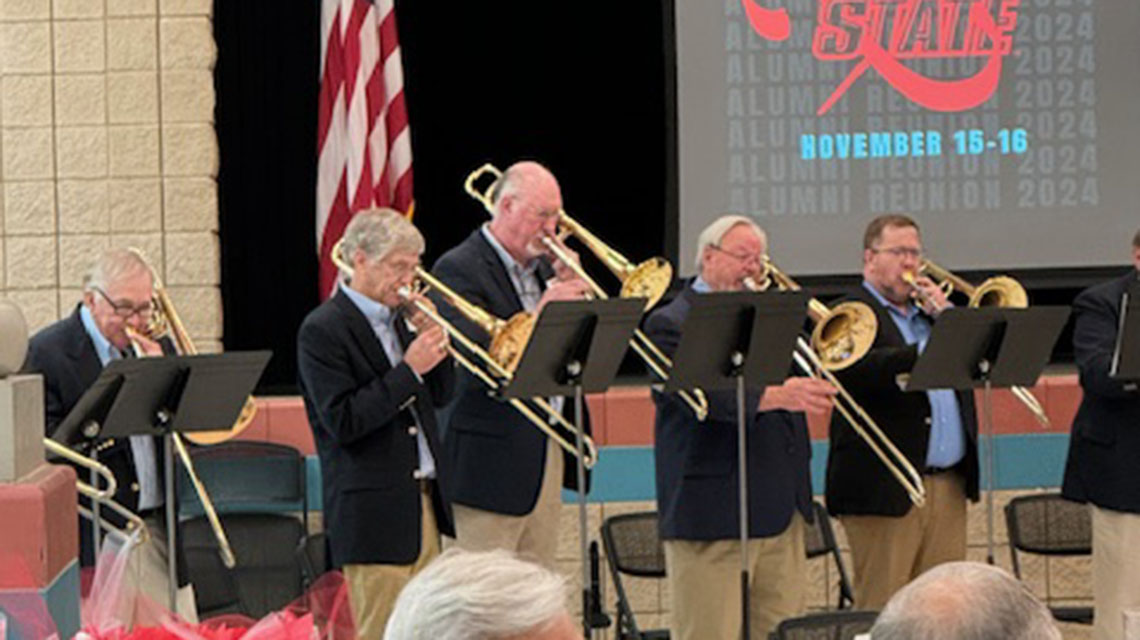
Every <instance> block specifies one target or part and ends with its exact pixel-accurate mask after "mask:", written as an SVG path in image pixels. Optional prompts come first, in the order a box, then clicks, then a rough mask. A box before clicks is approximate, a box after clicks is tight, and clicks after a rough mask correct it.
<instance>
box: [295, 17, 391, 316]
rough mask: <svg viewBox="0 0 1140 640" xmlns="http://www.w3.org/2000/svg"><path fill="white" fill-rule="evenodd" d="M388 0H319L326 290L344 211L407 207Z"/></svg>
mask: <svg viewBox="0 0 1140 640" xmlns="http://www.w3.org/2000/svg"><path fill="white" fill-rule="evenodd" d="M402 65H403V63H402V61H401V57H400V45H399V43H398V42H397V39H396V10H395V6H394V0H322V6H321V92H320V98H319V99H320V105H319V110H320V111H319V119H318V123H317V153H318V158H317V251H318V253H319V255H320V291H321V295H322V296H328V295H329V294H331V293H332V290H333V285H334V283H335V282H336V275H337V271H336V267H335V266H333V264H332V261H331V259H330V258H329V254H330V251H331V250H332V246H333V244H334V243H335V242H336V241H337V240H338V239H339V238H340V236H341V234H342V233H344V228H345V226H346V225H347V224H348V220H349V218H351V217H352V215H353V214H354V213H355V212H357V211H360V210H362V209H367V208H369V207H374V206H380V207H392V208H394V209H397V210H399V211H407V210H408V209H409V207H410V205H411V203H412V143H411V130H410V129H409V128H408V112H407V109H406V108H405V106H404V72H403V68H402Z"/></svg>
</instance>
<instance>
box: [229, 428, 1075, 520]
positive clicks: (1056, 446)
mask: <svg viewBox="0 0 1140 640" xmlns="http://www.w3.org/2000/svg"><path fill="white" fill-rule="evenodd" d="M994 445H995V446H994V451H995V452H996V458H995V465H996V470H997V478H996V488H997V489H1003V490H1004V489H1031V488H1039V487H1058V486H1060V484H1061V476H1062V473H1063V471H1064V467H1065V456H1066V455H1067V453H1068V450H1069V435H1068V434H1066V433H1033V434H1009V435H1001V436H996V437H995V438H994ZM811 449H812V459H811V480H812V490H813V491H814V492H815V493H816V494H822V493H823V490H824V478H825V474H826V468H827V450H828V443H827V441H826V440H814V441H812V443H811ZM983 453H984V448H983ZM306 469H307V471H308V491H309V509H311V510H313V511H320V510H321V473H320V461H319V460H318V458H317V456H315V455H310V456H308V457H307V459H306ZM982 471H983V476H982V482H983V485H982V486H983V487H984V486H985V469H984V468H983V469H982ZM757 472H758V473H762V471H761V470H757ZM592 484H593V490H592V491H591V492H590V502H595V503H596V502H637V501H647V500H653V499H654V498H655V497H656V493H655V490H654V469H653V447H641V446H638V447H602V450H601V453H600V454H599V455H598V464H597V466H596V467H594V471H593V481H592ZM562 500H563V502H566V503H573V502H576V501H577V495H576V494H575V493H573V492H571V491H563V492H562ZM298 509H299V505H298ZM219 510H222V511H224V508H220V509H219ZM242 510H247V511H248V510H255V511H258V510H260V511H281V510H282V508H281V506H280V505H275V504H265V505H248V504H243V505H242Z"/></svg>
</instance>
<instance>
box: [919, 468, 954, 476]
mask: <svg viewBox="0 0 1140 640" xmlns="http://www.w3.org/2000/svg"><path fill="white" fill-rule="evenodd" d="M954 469H955V467H924V468H923V469H922V475H924V476H936V475H938V474H940V473H946V472H947V471H953V470H954Z"/></svg>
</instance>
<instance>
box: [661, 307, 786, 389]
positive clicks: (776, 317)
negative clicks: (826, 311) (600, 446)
mask: <svg viewBox="0 0 1140 640" xmlns="http://www.w3.org/2000/svg"><path fill="white" fill-rule="evenodd" d="M807 301H808V295H807V294H806V293H804V292H802V291H767V292H763V293H761V292H754V291H737V292H717V293H706V294H701V295H698V296H694V297H693V304H692V308H691V309H690V310H689V315H688V316H686V317H685V322H684V324H683V325H682V327H681V341H680V343H679V344H678V345H677V351H676V352H675V353H674V354H673V370H672V372H671V373H670V376H669V380H668V381H667V382H666V383H665V390H666V391H679V390H681V389H692V388H694V387H699V388H701V389H705V390H710V391H711V390H731V389H735V388H736V385H737V379H736V375H737V373H740V374H741V375H743V377H744V380H745V384H746V385H747V388H748V389H750V390H755V389H760V388H762V387H765V386H767V385H770V384H778V383H781V382H783V381H784V379H785V378H787V377H788V372H789V371H790V370H791V366H792V351H793V349H794V348H795V343H796V336H797V335H799V332H800V331H801V330H802V329H803V326H804V321H805V319H806V318H807ZM736 352H739V353H741V354H743V355H744V362H743V363H742V367H743V368H742V370H740V371H737V370H735V369H734V368H733V366H732V364H731V363H732V355H733V353H736Z"/></svg>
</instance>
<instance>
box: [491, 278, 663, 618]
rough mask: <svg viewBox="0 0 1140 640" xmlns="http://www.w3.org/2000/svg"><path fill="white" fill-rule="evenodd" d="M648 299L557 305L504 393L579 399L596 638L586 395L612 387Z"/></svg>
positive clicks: (582, 538) (587, 608) (586, 585)
mask: <svg viewBox="0 0 1140 640" xmlns="http://www.w3.org/2000/svg"><path fill="white" fill-rule="evenodd" d="M644 309H645V299H644V298H621V299H607V300H591V301H585V300H583V301H572V302H553V303H550V304H548V305H546V306H545V307H544V308H543V310H542V313H541V314H539V316H538V320H537V321H536V322H535V325H534V332H533V333H531V335H530V339H529V340H528V341H527V345H526V349H525V350H524V351H523V354H522V357H521V358H520V359H519V364H518V366H517V367H516V368H515V371H514V375H513V376H512V381H511V383H510V384H508V385H506V386H505V387H503V388H502V389H501V391H500V394H501V395H502V396H503V397H506V398H519V399H521V400H525V399H527V398H533V397H536V396H542V397H550V396H566V395H573V396H574V417H575V422H576V424H575V427H577V429H576V431H577V433H576V434H575V438H576V441H577V442H576V448H577V453H578V455H577V461H578V536H579V545H580V550H579V551H580V553H581V561H582V625H583V629H584V631H585V636H586V637H587V638H591V637H593V628H594V625H593V624H592V621H591V612H594V611H595V610H596V609H597V608H599V607H600V603H595V602H593V591H592V589H591V588H590V565H589V561H590V558H589V551H588V548H587V547H588V545H587V531H586V522H587V519H586V467H585V464H584V456H585V443H584V440H583V426H582V401H583V397H584V395H583V394H584V393H586V392H590V393H597V392H601V391H605V390H606V389H609V387H610V384H611V383H612V382H613V379H614V376H616V375H617V370H618V366H619V365H621V360H622V357H623V356H624V355H625V351H626V349H627V345H628V344H629V341H630V337H631V336H632V335H633V331H634V329H636V328H637V323H638V321H639V320H640V319H641V313H642V311H643V310H644Z"/></svg>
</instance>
